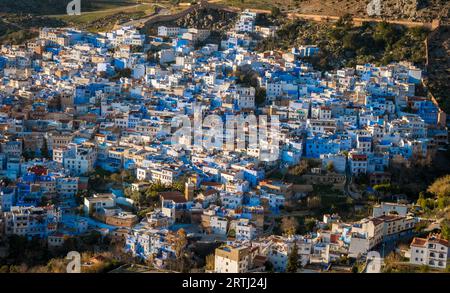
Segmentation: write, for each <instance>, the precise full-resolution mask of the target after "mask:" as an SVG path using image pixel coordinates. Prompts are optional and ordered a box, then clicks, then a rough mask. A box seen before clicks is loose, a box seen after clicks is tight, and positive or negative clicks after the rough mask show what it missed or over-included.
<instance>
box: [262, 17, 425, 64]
mask: <svg viewBox="0 0 450 293" xmlns="http://www.w3.org/2000/svg"><path fill="white" fill-rule="evenodd" d="M427 33H428V32H427V31H426V30H425V29H421V28H405V27H401V26H396V25H392V24H387V23H378V24H365V25H363V26H360V27H354V26H352V24H351V21H350V20H349V19H346V18H342V19H341V21H339V22H338V23H337V24H336V25H333V24H330V23H316V22H310V21H304V20H292V21H286V22H285V24H284V25H282V26H281V28H280V30H279V31H278V32H277V33H276V35H275V37H273V38H267V39H265V40H263V41H262V42H260V44H259V45H258V47H257V49H258V50H259V51H267V50H277V49H282V50H288V49H290V48H292V47H295V46H299V45H308V44H314V45H318V46H319V47H320V53H319V56H317V57H316V58H314V59H311V60H310V61H311V62H312V63H313V64H314V65H315V66H316V67H318V68H320V69H323V70H329V69H336V68H339V67H342V66H355V65H356V64H363V63H367V62H372V63H376V64H387V63H390V62H393V61H402V60H408V61H411V62H413V63H415V64H417V65H420V66H424V64H425V45H424V40H425V38H426V36H427Z"/></svg>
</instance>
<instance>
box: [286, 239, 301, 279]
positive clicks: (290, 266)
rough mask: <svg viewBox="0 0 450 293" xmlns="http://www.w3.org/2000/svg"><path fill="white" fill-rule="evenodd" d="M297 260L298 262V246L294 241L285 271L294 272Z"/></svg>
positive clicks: (296, 269) (296, 268)
mask: <svg viewBox="0 0 450 293" xmlns="http://www.w3.org/2000/svg"><path fill="white" fill-rule="evenodd" d="M298 262H299V256H298V247H297V243H295V244H294V247H293V248H292V250H291V253H290V254H289V258H288V263H287V267H286V272H288V273H296V272H297V271H298V269H299V265H298Z"/></svg>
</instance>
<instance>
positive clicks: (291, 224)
mask: <svg viewBox="0 0 450 293" xmlns="http://www.w3.org/2000/svg"><path fill="white" fill-rule="evenodd" d="M297 229H298V221H297V220H296V219H295V218H293V217H284V218H283V219H282V220H281V230H282V231H283V233H284V234H286V235H289V236H292V235H294V234H295V233H296V231H297Z"/></svg>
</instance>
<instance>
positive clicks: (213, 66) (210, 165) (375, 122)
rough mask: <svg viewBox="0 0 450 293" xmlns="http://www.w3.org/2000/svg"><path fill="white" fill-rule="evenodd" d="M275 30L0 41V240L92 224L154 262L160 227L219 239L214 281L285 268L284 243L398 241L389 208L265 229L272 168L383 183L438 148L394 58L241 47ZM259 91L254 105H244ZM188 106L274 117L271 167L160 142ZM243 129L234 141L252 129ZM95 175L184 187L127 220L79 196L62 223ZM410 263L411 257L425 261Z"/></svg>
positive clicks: (233, 150)
mask: <svg viewBox="0 0 450 293" xmlns="http://www.w3.org/2000/svg"><path fill="white" fill-rule="evenodd" d="M275 31H276V27H273V26H267V27H264V26H258V25H257V23H256V14H255V13H252V12H249V11H244V12H243V13H242V15H241V16H240V17H239V18H238V21H237V23H236V25H235V26H234V29H233V30H232V31H229V32H227V34H226V36H225V38H224V39H223V40H222V41H221V42H220V44H210V43H209V42H208V41H209V36H210V31H208V30H205V29H197V28H182V27H168V26H160V27H158V29H157V35H155V36H146V35H142V34H140V32H139V31H138V30H136V29H135V28H133V27H121V28H119V29H116V30H114V31H111V32H107V33H98V34H94V33H88V32H84V31H79V30H75V29H69V28H64V29H55V28H44V29H41V31H40V33H39V36H38V37H37V38H35V39H33V40H32V41H29V42H27V43H26V44H23V45H2V46H1V48H0V106H1V109H0V175H1V176H2V178H4V179H3V181H2V186H1V191H0V226H1V228H0V236H2V235H11V234H17V235H22V236H26V237H35V236H38V237H41V238H48V240H49V242H48V243H49V245H52V246H61V245H62V243H63V242H64V239H66V237H76V236H77V235H80V234H83V233H87V232H88V231H90V230H93V229H95V230H100V231H101V232H102V233H106V234H108V233H109V234H110V235H111V236H112V237H115V238H117V239H121V240H122V241H124V243H125V250H126V251H128V252H131V253H132V254H133V255H135V256H137V257H140V258H144V259H151V260H152V261H153V262H154V264H155V265H156V266H158V267H161V268H163V267H164V266H165V263H166V260H167V259H170V258H173V257H174V253H175V252H174V247H173V245H174V242H175V240H174V239H175V238H176V232H175V231H176V230H177V229H179V228H180V227H184V228H185V229H186V231H187V232H188V235H189V236H190V237H193V238H196V237H200V238H202V239H203V240H204V241H216V240H218V239H219V240H221V241H224V242H225V243H226V245H224V246H221V247H220V248H218V249H217V250H216V251H215V269H214V270H215V271H216V272H247V271H259V270H261V269H262V268H263V266H264V264H265V263H266V261H267V260H269V261H270V262H271V263H272V264H273V265H274V268H275V270H276V271H284V270H285V269H286V265H287V256H288V254H289V253H290V251H291V250H292V248H293V247H294V244H297V246H296V247H298V249H299V255H300V256H301V262H302V263H303V264H308V263H320V264H328V263H330V262H331V261H333V260H335V259H337V258H339V257H341V256H342V255H350V256H354V257H358V256H361V255H364V254H365V253H367V252H368V251H370V250H371V249H372V248H374V247H376V246H378V245H379V244H380V243H381V242H383V241H385V240H387V239H390V237H394V236H396V235H399V234H401V233H407V232H408V231H411V230H412V228H413V227H414V224H415V221H416V220H415V219H414V218H413V217H411V216H410V215H409V214H408V213H407V210H406V208H405V207H404V206H402V205H396V204H393V205H389V204H383V205H382V206H380V207H376V208H375V209H374V215H373V217H369V218H366V219H363V220H361V221H359V222H356V223H344V222H341V221H340V220H339V217H338V216H337V215H325V216H324V220H323V222H318V223H316V226H317V227H319V228H320V229H319V230H318V232H316V233H309V234H308V235H303V236H302V235H291V236H276V235H270V234H271V233H270V231H267V230H266V227H265V221H266V219H265V215H267V213H277V212H279V211H280V209H283V207H284V205H285V203H286V202H287V201H289V200H290V199H291V198H292V197H293V196H295V195H294V194H297V193H298V192H294V191H293V187H292V184H290V183H284V182H276V181H274V180H268V179H267V178H266V177H267V176H268V175H267V174H269V173H270V172H271V171H273V170H278V169H280V168H286V167H289V166H293V165H296V164H298V163H299V162H300V160H301V159H303V158H313V159H318V160H321V162H322V166H321V167H320V168H319V169H317V170H316V171H315V172H314V174H312V175H311V178H310V180H311V181H312V182H315V183H321V182H325V183H330V182H331V183H336V182H340V183H342V182H343V181H345V178H346V177H348V176H369V177H370V179H371V182H373V183H374V184H378V183H386V182H389V181H390V174H389V173H388V172H386V170H387V167H388V166H389V164H390V162H392V160H396V161H403V162H405V163H407V162H409V161H410V160H412V159H415V158H418V157H427V156H430V155H433V153H434V152H436V151H437V150H439V148H442V147H445V146H446V145H447V129H446V127H445V121H446V117H445V113H444V112H443V111H442V110H440V108H439V106H438V105H437V104H436V103H435V102H434V101H432V100H430V99H429V98H427V97H422V96H416V95H415V88H416V87H417V86H419V85H420V83H421V81H422V71H421V70H420V69H419V68H417V67H415V66H413V65H412V64H409V63H404V62H403V63H393V64H390V65H387V66H382V67H377V66H375V65H373V64H364V65H358V66H356V68H343V69H341V70H337V71H336V72H327V73H321V72H319V71H317V70H315V69H314V68H313V67H312V65H311V64H309V63H307V62H305V61H304V57H310V56H314V55H316V54H318V52H319V50H320V48H318V47H317V46H314V45H311V44H305V45H304V46H300V47H298V48H292V50H290V51H289V52H278V51H271V52H264V53H258V52H255V51H254V50H253V49H252V48H253V47H254V45H255V44H256V42H257V41H256V39H255V38H254V36H255V35H260V36H262V37H266V36H271V35H273V34H274V32H275ZM242 69H245V70H242ZM237 71H239V72H251V74H252V75H253V76H252V77H254V78H255V79H256V83H257V85H256V86H255V84H248V83H246V82H243V81H242V80H241V79H240V77H239V76H237V75H236V74H235V73H236V72H237ZM244 80H245V78H244ZM261 93H263V95H262V99H263V100H264V101H260V100H258V99H257V98H258V96H259V97H260V98H261ZM197 108H198V109H200V116H201V117H206V116H208V115H210V114H214V115H218V116H219V117H220V118H221V119H223V120H224V121H225V117H227V116H230V115H236V116H240V117H244V118H245V117H248V116H250V115H251V114H258V115H269V116H276V117H278V119H279V122H280V123H279V129H280V131H279V133H278V134H277V135H278V136H279V142H280V143H279V145H278V146H277V147H279V152H278V154H277V157H276V158H275V159H274V160H263V159H262V156H263V152H262V151H261V149H260V148H259V147H257V146H254V145H251V144H249V145H246V144H245V143H244V147H240V148H238V147H236V144H234V143H233V144H231V146H230V145H227V147H223V148H214V147H213V148H209V147H205V145H204V144H202V143H200V144H196V145H194V146H192V144H190V143H187V144H185V145H188V146H190V147H183V148H180V147H179V145H177V144H176V143H175V144H174V143H173V140H171V138H172V137H173V134H174V132H175V130H177V129H178V128H179V126H180V124H179V123H178V124H177V123H174V121H175V120H176V118H177V117H183V116H184V117H188V118H189V119H188V120H194V116H195V115H197V113H198V112H197V111H196V109H197ZM245 125H246V123H243V124H241V125H237V128H238V131H239V128H244V130H249V129H248V128H251V127H250V126H248V127H246V126H245ZM211 128H215V127H214V126H211V125H209V126H208V125H206V123H205V125H203V126H202V125H200V130H202V131H203V133H204V137H201V138H200V141H202V140H207V139H209V140H211V139H212V138H211V137H208V133H209V132H208V131H210V130H211ZM194 132H195V131H194ZM194 136H195V134H194ZM212 136H214V135H212ZM221 138H222V135H219V136H218V137H215V139H216V140H218V139H221ZM183 139H184V140H185V141H188V142H189V141H191V137H183ZM192 139H195V138H192ZM178 142H180V140H178ZM96 168H102V169H103V170H106V171H109V172H120V171H122V170H126V171H129V172H131V173H132V174H133V175H134V176H135V177H136V182H135V183H133V184H132V185H131V186H130V188H131V189H132V190H133V191H137V192H140V191H142V190H144V189H145V188H146V187H148V186H149V185H150V184H152V183H161V184H164V185H166V186H171V185H173V184H174V183H176V182H178V181H179V180H184V181H183V184H184V192H180V191H168V192H163V193H161V194H159V198H160V206H159V207H158V208H157V209H155V210H153V211H151V212H149V213H147V214H146V215H145V217H144V218H143V219H142V220H139V218H138V217H137V215H136V214H133V213H132V212H130V207H133V206H135V203H134V202H133V201H132V200H131V199H129V198H126V197H124V193H123V192H122V191H120V190H112V191H111V193H106V194H94V195H93V196H90V197H85V198H84V199H83V215H75V214H74V213H73V210H74V209H75V208H76V207H77V206H78V205H79V203H77V201H76V195H77V194H78V193H80V192H83V191H86V190H87V188H88V175H89V174H91V173H92V172H95V170H96ZM324 173H325V175H323V174H324ZM317 178H319V179H317ZM393 209H394V210H395V211H396V213H395V214H392V213H391V211H392V210H393ZM428 243H436V245H438V244H442V243H444V242H442V241H440V240H433V239H432V238H429V239H425V240H423V239H416V240H414V242H413V244H412V247H428ZM445 245H447V247H448V243H446V244H445V243H444V246H445ZM437 249H440V248H439V247H438V248H437ZM418 250H420V251H422V249H419V248H418ZM418 253H419V252H414V255H413V256H412V258H414V259H416V262H422V261H427V260H428V258H424V257H419V256H418ZM424 253H425V254H426V253H427V252H424ZM438 256H439V255H438ZM437 263H438V264H440V262H439V260H438V261H437Z"/></svg>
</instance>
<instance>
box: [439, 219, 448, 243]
mask: <svg viewBox="0 0 450 293" xmlns="http://www.w3.org/2000/svg"><path fill="white" fill-rule="evenodd" d="M441 236H442V238H444V239H447V240H449V241H450V227H449V224H448V222H447V221H442V223H441Z"/></svg>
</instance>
